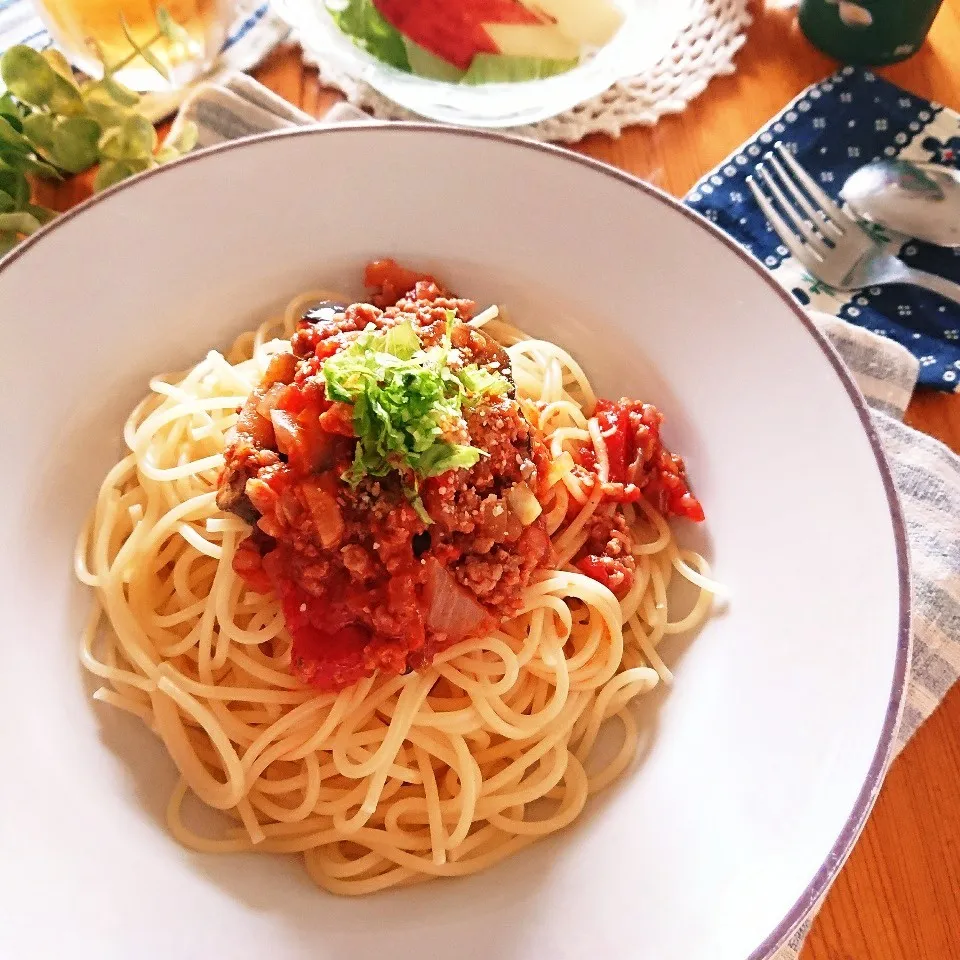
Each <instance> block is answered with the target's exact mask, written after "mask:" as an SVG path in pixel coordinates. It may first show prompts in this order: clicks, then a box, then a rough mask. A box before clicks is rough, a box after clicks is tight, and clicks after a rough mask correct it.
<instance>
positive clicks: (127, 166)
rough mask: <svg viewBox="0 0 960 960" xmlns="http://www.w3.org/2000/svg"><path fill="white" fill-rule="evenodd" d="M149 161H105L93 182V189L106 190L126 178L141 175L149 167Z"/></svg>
mask: <svg viewBox="0 0 960 960" xmlns="http://www.w3.org/2000/svg"><path fill="white" fill-rule="evenodd" d="M151 162H152V161H151V160H105V161H104V162H103V163H101V164H100V169H99V170H98V171H97V175H96V177H95V178H94V180H93V189H94V190H96V191H100V190H106V189H107V187H112V186H113V185H114V184H115V183H120V181H121V180H126V179H127V177H132V176H133V175H134V174H137V173H142V172H143V171H144V170H146V169H147V167H149V166H150V164H151Z"/></svg>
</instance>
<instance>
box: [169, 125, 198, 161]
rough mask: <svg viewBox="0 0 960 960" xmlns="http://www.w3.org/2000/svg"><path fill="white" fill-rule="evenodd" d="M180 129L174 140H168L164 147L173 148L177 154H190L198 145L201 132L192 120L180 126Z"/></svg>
mask: <svg viewBox="0 0 960 960" xmlns="http://www.w3.org/2000/svg"><path fill="white" fill-rule="evenodd" d="M178 127H179V129H178V130H177V131H176V135H175V136H174V137H173V139H172V140H171V139H169V138H168V140H167V143H165V144H164V146H170V147H173V149H174V150H176V151H177V153H189V152H190V151H191V150H192V149H193V148H194V147H195V146H196V145H197V138H198V137H199V136H200V131H199V129H198V128H197V125H196V124H195V123H194V122H193V121H192V120H184V121H182V122H181V123H180V124H178ZM171 132H172V131H171Z"/></svg>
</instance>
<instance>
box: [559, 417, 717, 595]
mask: <svg viewBox="0 0 960 960" xmlns="http://www.w3.org/2000/svg"><path fill="white" fill-rule="evenodd" d="M593 415H594V417H595V418H596V420H597V424H598V426H599V428H600V435H601V437H602V438H603V442H604V448H605V451H606V460H607V476H606V478H605V479H602V478H601V477H600V475H599V473H598V458H597V452H596V450H595V449H594V446H593V444H592V443H590V444H587V443H584V444H581V445H580V446H579V447H578V448H577V449H576V451H575V453H574V459H575V461H576V463H577V468H578V471H579V472H580V473H581V475H582V476H583V477H584V478H585V479H586V480H587V482H588V483H589V484H590V485H591V486H592V485H593V484H600V486H601V488H602V491H603V494H602V499H601V502H600V505H599V506H598V509H597V511H596V513H595V514H594V516H593V517H592V518H591V523H590V525H589V527H588V530H587V539H586V542H585V543H584V545H583V547H581V549H580V551H579V553H578V555H577V556H576V557H575V558H574V564H575V565H576V567H577V568H578V569H579V570H580V571H581V572H582V573H585V574H586V575H587V576H588V577H592V578H593V579H594V580H597V581H599V582H600V583H602V584H604V585H605V586H607V587H609V588H610V589H611V590H612V591H613V592H614V593H615V594H618V595H620V596H622V595H623V594H624V593H626V592H627V591H628V590H629V589H630V587H631V586H632V585H633V574H634V570H635V567H636V561H635V560H634V557H633V538H632V536H631V533H630V529H629V527H628V525H627V523H626V520H625V518H624V516H623V512H622V510H621V509H618V506H619V505H620V504H625V503H636V502H637V501H638V500H640V499H641V498H643V499H644V500H646V501H647V502H648V503H650V504H652V505H653V506H654V507H655V508H656V509H657V510H658V511H659V512H660V513H661V514H663V515H664V516H665V517H680V518H684V519H687V520H693V521H694V522H697V523H699V522H700V521H702V520H703V519H704V514H703V507H702V506H701V504H700V501H699V500H697V499H696V497H694V496H693V494H692V493H691V492H690V487H689V484H688V483H687V472H686V467H685V465H684V462H683V460H682V459H681V458H680V457H678V456H676V455H675V454H673V453H671V452H670V451H669V450H668V449H667V448H666V447H665V446H664V444H663V440H662V439H661V437H660V426H661V424H662V423H663V415H662V414H661V413H660V411H659V410H658V409H657V408H656V407H654V406H653V405H652V404H649V403H640V402H639V401H637V400H629V399H627V398H623V399H621V400H618V401H616V402H614V401H612V400H598V401H597V406H596V408H595V410H594V413H593Z"/></svg>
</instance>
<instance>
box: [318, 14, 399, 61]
mask: <svg viewBox="0 0 960 960" xmlns="http://www.w3.org/2000/svg"><path fill="white" fill-rule="evenodd" d="M327 10H328V11H329V13H330V16H331V17H332V18H333V22H334V23H335V24H336V25H337V26H338V27H339V28H340V29H341V30H342V31H343V32H344V33H345V34H346V35H347V36H348V37H349V38H350V39H351V40H352V41H353V42H354V43H355V44H356V45H357V46H358V47H360V49H361V50H366V52H367V53H369V54H370V55H371V56H372V57H376V58H377V59H378V60H382V61H383V62H384V63H387V64H389V65H390V66H392V67H396V68H397V69H398V70H403V71H404V72H405V73H410V61H409V59H408V58H407V49H406V47H405V46H404V43H403V36H402V35H401V34H400V32H399V31H398V30H397V29H396V28H395V27H393V26H392V25H391V24H390V23H388V22H387V21H386V20H385V19H384V18H383V16H382V15H381V14H380V11H379V10H377V8H376V7H375V6H374V4H373V0H336V2H334V0H327Z"/></svg>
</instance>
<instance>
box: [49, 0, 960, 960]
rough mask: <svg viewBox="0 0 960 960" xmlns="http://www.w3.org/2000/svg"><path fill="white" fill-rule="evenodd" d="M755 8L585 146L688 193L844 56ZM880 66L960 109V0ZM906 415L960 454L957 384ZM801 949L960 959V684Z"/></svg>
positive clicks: (918, 401) (299, 69)
mask: <svg viewBox="0 0 960 960" xmlns="http://www.w3.org/2000/svg"><path fill="white" fill-rule="evenodd" d="M904 2H911V0H904ZM753 14H754V18H755V22H754V25H753V27H752V28H751V30H750V33H749V38H748V41H747V44H746V45H745V47H744V48H743V50H742V51H741V52H740V54H739V55H738V56H737V60H736V66H737V69H736V72H735V73H734V74H733V75H732V76H729V77H721V78H718V79H716V80H714V81H712V82H711V84H710V85H709V87H708V88H707V90H706V92H705V93H704V94H702V95H701V96H700V98H699V99H698V100H696V101H694V103H693V104H691V105H690V106H689V107H688V109H687V110H685V111H684V112H683V113H682V114H679V115H677V116H673V117H667V118H665V119H663V120H661V121H660V123H659V124H658V125H657V126H655V127H652V128H647V127H641V128H634V129H631V130H628V131H626V132H625V133H624V134H623V136H622V137H621V138H620V139H619V140H613V139H610V138H608V137H605V136H596V137H590V138H589V139H587V140H585V141H584V142H583V143H582V144H580V145H578V146H577V147H576V149H577V150H580V151H581V152H583V153H586V154H589V155H591V156H593V157H597V158H598V159H601V160H605V161H607V162H608V163H611V164H614V165H616V166H618V167H621V168H623V169H624V170H629V171H630V172H631V173H635V174H637V175H639V176H641V177H643V178H644V179H646V180H649V181H650V182H652V183H654V184H656V185H657V186H659V187H661V188H663V189H664V190H666V191H668V192H669V193H672V194H674V195H675V196H681V195H682V194H684V193H685V192H686V191H687V190H688V189H689V188H690V187H691V186H692V185H693V183H694V182H695V181H696V180H698V179H699V178H700V177H701V176H702V175H703V174H704V173H706V172H707V171H708V170H710V169H711V168H712V167H714V166H715V165H716V164H717V163H719V162H720V161H721V160H722V159H724V157H726V156H727V155H728V154H729V153H730V152H731V151H733V150H734V149H735V148H736V147H737V146H739V145H740V144H741V143H742V142H743V141H744V140H746V139H748V138H749V137H750V136H751V135H752V134H754V133H755V132H756V131H757V129H758V128H759V127H760V126H762V125H763V124H764V123H765V122H766V121H767V120H769V119H770V117H771V116H773V114H775V113H777V112H778V111H779V110H781V109H782V108H783V107H784V106H785V105H786V103H787V102H788V101H789V100H791V99H792V98H793V97H794V96H796V95H797V94H798V93H800V91H802V90H803V89H804V88H805V87H806V86H807V85H808V84H810V83H812V82H814V81H816V80H820V79H822V78H823V77H825V76H826V75H827V74H828V73H830V72H832V71H833V70H834V69H835V68H836V64H835V62H834V61H832V60H830V59H829V58H828V57H826V56H824V55H822V54H820V53H818V52H817V51H816V50H814V49H813V48H812V47H811V46H810V44H809V43H807V41H806V40H805V39H804V37H803V36H802V35H801V34H800V32H799V31H798V29H797V27H796V14H795V11H794V10H793V9H792V8H791V7H789V6H784V4H782V3H781V4H778V5H774V4H768V5H766V6H765V5H763V4H762V3H755V4H754V8H753ZM878 72H879V73H881V74H882V75H883V76H885V77H886V78H887V79H889V80H892V81H893V82H895V83H898V84H900V85H901V86H902V87H904V88H905V89H907V90H909V91H911V92H913V93H916V94H920V95H922V96H925V97H928V98H930V99H935V100H939V101H940V102H942V103H944V104H946V105H948V106H952V107H954V108H956V109H960V0H945V3H944V5H943V7H942V9H941V11H940V14H939V17H938V18H937V21H936V23H935V25H934V29H933V32H932V34H931V36H930V39H929V41H928V42H927V44H926V45H925V46H924V47H923V49H922V50H921V51H920V52H919V53H917V54H916V55H915V56H914V57H913V58H912V59H910V60H908V61H906V62H905V63H902V64H898V65H896V66H893V67H889V68H886V69H883V70H880V71H878ZM255 75H256V76H257V78H258V79H259V80H260V81H261V82H263V83H265V84H266V85H267V86H269V87H271V88H272V89H274V90H275V91H277V92H278V93H279V94H281V95H282V96H284V97H285V98H286V99H287V100H289V101H291V102H293V103H296V104H299V105H300V106H301V107H302V108H303V109H304V110H306V111H307V112H309V113H311V114H313V115H314V116H317V117H320V116H322V115H323V114H324V113H325V112H326V110H327V109H328V108H329V106H330V105H331V104H333V103H334V102H336V100H337V99H338V95H337V94H336V93H335V92H334V91H331V90H328V89H325V88H324V87H323V86H321V84H320V83H319V81H318V80H317V77H316V73H315V72H314V71H313V70H312V69H311V68H309V67H307V66H305V65H304V64H303V63H302V62H301V59H300V55H299V52H298V51H297V50H296V49H293V48H286V49H281V50H278V51H276V52H275V53H274V54H273V55H272V56H271V57H270V58H269V59H268V61H267V62H266V63H264V64H263V65H262V66H261V67H260V68H259V69H258V70H257V71H255ZM89 192H90V177H89V176H85V177H79V178H75V179H73V180H72V181H69V182H67V183H65V184H62V185H59V186H57V187H56V188H51V187H47V188H44V190H43V199H44V201H45V202H48V203H50V205H51V206H54V207H55V208H56V209H60V210H64V209H67V208H68V207H70V206H72V205H73V204H75V203H77V202H79V201H80V200H81V199H83V198H84V197H86V196H87V195H88V194H89ZM907 419H908V421H909V422H910V423H911V424H912V425H913V426H915V427H917V428H918V429H920V430H923V431H925V432H926V433H929V434H931V435H933V436H935V437H937V438H938V439H940V440H942V441H943V442H944V443H946V444H947V445H948V446H950V447H951V448H952V449H953V450H955V451H957V452H960V395H954V396H949V395H945V394H940V393H921V394H919V395H918V396H917V397H916V398H915V399H914V401H913V403H912V404H911V406H910V410H909V412H908V416H907ZM690 960H709V958H690ZM802 960H960V684H958V685H957V687H955V688H954V690H953V691H952V693H951V694H950V695H948V697H947V699H946V700H945V702H944V703H943V705H942V706H941V707H940V709H939V710H938V711H937V712H936V713H935V714H934V716H933V717H932V718H931V719H930V720H929V721H928V722H927V723H926V724H925V725H924V727H923V728H922V729H921V730H920V732H919V733H918V734H917V736H916V737H915V739H914V740H913V742H912V743H911V744H910V745H909V746H908V747H907V748H906V750H905V751H904V752H903V754H902V755H901V756H900V758H899V759H898V760H897V761H896V762H895V763H894V765H893V768H892V769H891V771H890V773H889V775H888V777H887V780H886V783H885V785H884V787H883V791H882V793H881V795H880V799H879V801H878V803H877V805H876V808H875V809H874V811H873V813H872V815H871V817H870V821H869V823H868V825H867V827H866V830H865V831H864V833H863V836H862V838H861V839H860V842H859V843H858V845H857V847H856V849H855V850H854V852H853V854H852V855H851V857H850V859H849V861H848V863H847V864H846V866H845V867H844V869H843V871H842V872H841V874H840V876H839V878H838V880H837V882H836V883H835V884H834V886H833V889H832V890H831V892H830V894H829V896H828V898H827V901H826V904H825V905H824V907H823V909H822V911H821V912H820V914H819V916H818V918H817V920H816V922H815V924H814V928H813V931H812V932H811V935H810V937H809V939H808V941H807V944H806V946H805V948H804V952H803V957H802Z"/></svg>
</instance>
